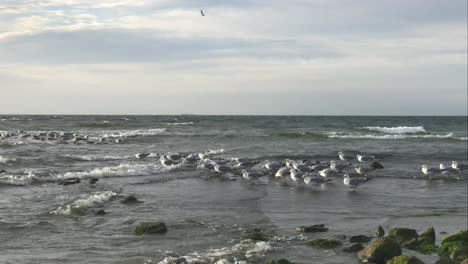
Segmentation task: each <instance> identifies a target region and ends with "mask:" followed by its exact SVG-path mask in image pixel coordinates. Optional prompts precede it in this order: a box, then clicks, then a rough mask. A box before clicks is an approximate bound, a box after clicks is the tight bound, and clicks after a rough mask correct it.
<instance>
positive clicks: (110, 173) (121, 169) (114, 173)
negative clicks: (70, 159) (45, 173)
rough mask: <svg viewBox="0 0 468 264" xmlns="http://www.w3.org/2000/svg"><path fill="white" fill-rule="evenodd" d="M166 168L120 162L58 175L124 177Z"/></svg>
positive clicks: (64, 177) (68, 176)
mask: <svg viewBox="0 0 468 264" xmlns="http://www.w3.org/2000/svg"><path fill="white" fill-rule="evenodd" d="M165 170H166V169H165V168H164V167H162V165H159V164H156V163H151V164H120V165H118V166H115V167H104V168H97V169H94V170H91V171H83V172H67V173H65V174H63V175H58V176H57V177H58V178H60V179H69V178H81V179H83V178H92V177H97V178H103V177H124V176H145V175H152V174H155V173H161V172H163V171H165Z"/></svg>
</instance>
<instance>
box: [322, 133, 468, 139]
mask: <svg viewBox="0 0 468 264" xmlns="http://www.w3.org/2000/svg"><path fill="white" fill-rule="evenodd" d="M326 136H327V137H328V138H343V139H418V138H419V139H423V138H433V139H456V140H463V138H460V137H455V136H454V134H453V133H448V134H446V135H437V134H428V135H407V134H386V135H379V134H353V133H342V132H330V133H327V134H326Z"/></svg>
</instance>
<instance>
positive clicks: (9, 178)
mask: <svg viewBox="0 0 468 264" xmlns="http://www.w3.org/2000/svg"><path fill="white" fill-rule="evenodd" d="M36 181H37V176H36V175H34V173H32V172H28V175H8V174H7V175H1V176H0V184H6V185H14V186H25V185H30V184H33V183H34V182H36Z"/></svg>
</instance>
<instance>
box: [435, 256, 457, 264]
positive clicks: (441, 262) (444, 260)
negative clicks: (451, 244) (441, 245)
mask: <svg viewBox="0 0 468 264" xmlns="http://www.w3.org/2000/svg"><path fill="white" fill-rule="evenodd" d="M435 264H457V263H456V262H455V261H453V260H452V259H450V258H449V257H440V258H439V259H438V260H437V261H436V262H435Z"/></svg>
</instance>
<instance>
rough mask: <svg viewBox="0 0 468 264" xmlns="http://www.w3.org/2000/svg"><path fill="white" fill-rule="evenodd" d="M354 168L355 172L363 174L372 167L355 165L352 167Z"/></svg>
mask: <svg viewBox="0 0 468 264" xmlns="http://www.w3.org/2000/svg"><path fill="white" fill-rule="evenodd" d="M354 170H355V171H356V172H357V173H359V174H361V175H364V174H366V173H368V172H369V171H371V170H372V168H368V167H362V166H356V167H355V168H354Z"/></svg>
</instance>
